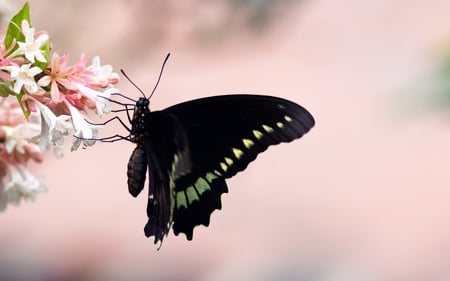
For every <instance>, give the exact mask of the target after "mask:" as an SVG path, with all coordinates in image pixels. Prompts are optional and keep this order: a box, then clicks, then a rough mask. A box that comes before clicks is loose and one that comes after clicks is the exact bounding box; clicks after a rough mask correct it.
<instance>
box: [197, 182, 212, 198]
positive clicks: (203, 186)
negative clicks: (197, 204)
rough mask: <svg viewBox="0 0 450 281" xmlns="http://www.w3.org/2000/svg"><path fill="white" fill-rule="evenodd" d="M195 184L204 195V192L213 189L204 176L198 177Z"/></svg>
mask: <svg viewBox="0 0 450 281" xmlns="http://www.w3.org/2000/svg"><path fill="white" fill-rule="evenodd" d="M194 186H195V189H196V190H197V192H198V194H199V195H202V194H203V192H205V191H207V190H210V189H211V188H210V187H209V184H208V182H206V180H205V179H204V178H198V179H197V181H196V182H195V184H194Z"/></svg>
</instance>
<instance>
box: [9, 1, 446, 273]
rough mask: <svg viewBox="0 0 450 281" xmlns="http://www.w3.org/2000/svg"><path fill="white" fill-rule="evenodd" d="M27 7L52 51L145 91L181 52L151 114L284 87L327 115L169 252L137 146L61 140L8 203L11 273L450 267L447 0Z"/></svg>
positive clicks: (269, 156) (278, 150)
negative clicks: (131, 167) (36, 191)
mask: <svg viewBox="0 0 450 281" xmlns="http://www.w3.org/2000/svg"><path fill="white" fill-rule="evenodd" d="M29 2H30V4H31V14H32V24H33V25H34V26H35V27H36V28H37V29H40V30H46V31H48V32H49V35H50V37H51V39H52V42H53V49H54V50H55V51H57V52H67V53H69V54H70V56H71V58H72V61H73V62H75V61H76V60H77V59H78V56H79V55H80V54H81V53H86V54H88V55H90V56H94V55H99V56H100V57H101V60H102V63H104V64H112V65H113V66H114V68H115V69H116V71H119V69H120V68H123V69H125V70H126V71H127V73H128V75H129V76H131V77H132V79H133V80H134V81H135V82H136V83H137V84H138V85H140V87H141V88H143V89H145V90H146V92H150V91H151V89H152V88H153V85H154V83H155V81H156V78H157V75H158V72H159V68H160V65H161V63H162V60H163V58H164V56H165V55H166V53H168V52H170V53H171V54H172V56H171V58H170V60H169V62H168V64H167V66H166V69H165V72H164V75H163V78H162V81H161V83H160V85H159V87H158V89H157V91H156V93H155V95H154V96H153V98H152V100H151V106H152V109H153V110H155V109H161V108H164V107H167V106H169V105H172V104H175V103H178V102H181V101H185V100H189V99H193V98H197V97H206V96H210V95H215V94H227V93H228V94H231V93H259V94H270V95H275V96H280V97H285V98H288V99H291V100H293V101H296V102H297V103H299V104H301V105H303V106H304V107H306V108H307V109H308V110H310V111H311V113H312V114H313V115H314V116H315V118H316V127H315V128H313V129H312V131H311V132H310V133H308V134H307V135H305V136H304V137H303V138H302V139H301V140H299V141H296V142H294V143H291V144H287V145H286V144H284V145H280V146H276V147H272V148H271V149H269V150H268V151H267V152H266V153H264V154H262V155H260V156H259V157H258V159H257V161H256V162H254V163H252V164H251V165H250V166H249V168H248V169H247V170H246V171H245V172H244V173H241V174H238V175H237V176H236V177H235V178H233V179H231V180H229V181H228V185H229V188H230V193H228V194H225V195H224V196H222V203H223V209H222V210H221V211H216V212H214V213H213V215H212V219H211V225H210V226H209V227H208V228H205V227H202V226H200V227H198V228H196V229H195V231H194V240H193V241H187V240H186V239H185V238H184V236H179V237H175V236H174V235H173V234H172V233H171V234H170V235H169V237H168V238H167V239H166V240H165V241H164V243H163V246H162V248H161V250H160V251H156V247H155V246H154V245H153V241H152V240H149V239H146V238H145V236H144V233H143V227H144V225H145V223H146V214H145V208H146V200H145V196H141V197H139V198H138V199H134V198H132V197H131V196H130V195H129V194H128V191H127V185H126V165H127V161H128V158H129V156H130V153H131V151H132V149H133V147H134V146H133V144H130V143H127V142H117V143H113V144H107V143H99V144H96V145H95V146H94V147H92V148H89V149H87V150H80V151H77V152H74V153H71V152H70V151H67V152H66V153H65V156H64V158H62V159H56V158H55V157H53V155H51V153H49V155H48V157H47V158H46V161H45V163H44V164H42V165H35V167H34V170H35V172H36V174H39V175H42V176H43V177H45V179H46V183H47V185H48V187H49V192H48V193H46V194H43V195H40V196H39V197H38V199H37V202H35V203H29V202H26V203H22V204H21V206H20V207H14V206H10V207H9V208H8V209H7V210H6V212H5V213H2V214H0V225H1V229H2V230H1V232H0V249H1V250H0V277H2V278H3V279H5V280H6V279H8V278H9V279H10V280H12V279H11V278H13V277H14V278H13V279H15V280H168V281H169V280H174V281H175V280H205V281H219V280H259V281H261V280H262V281H265V280H299V281H335V280H346V281H352V280H358V281H372V280H383V281H384V280H386V281H388V280H389V281H390V280H409V281H414V280H429V281H443V280H449V279H450V265H449V262H448V261H449V260H450V172H449V166H450V149H449V147H450V118H449V117H450V114H449V113H450V111H449V109H450V107H448V105H449V104H443V103H439V102H436V101H439V98H438V95H440V93H439V88H440V86H439V83H441V82H444V83H445V81H440V80H438V79H435V78H436V76H435V74H436V71H437V69H438V68H439V67H440V65H441V63H443V61H444V59H445V54H446V52H447V54H448V51H449V49H450V16H449V11H450V2H449V1H446V0H427V1H425V0H417V1H411V0H409V1H406V0H390V1H388V0H380V1H356V0H345V1H330V0H328V1H327V0H315V1H312V0H310V1H293V0H291V1H289V0H284V1H260V2H258V1H238V0H234V1H225V0H222V1H219V0H216V1H202V0H197V1H184V2H181V1H162V0H160V1H143V0H142V1H137V0H136V1H121V0H116V1H111V0H108V1H106V0H100V1H87V0H84V1H56V0H39V1H38V0H31V1H29ZM239 3H241V5H239ZM22 4H23V2H21V1H20V2H19V3H18V4H17V7H20V6H21V5H22ZM246 5H247V6H246ZM447 81H448V80H447ZM447 83H448V82H447ZM119 88H120V89H121V91H122V93H124V94H126V95H128V96H130V97H133V98H137V97H139V93H138V92H137V91H136V89H134V88H133V87H132V86H131V85H130V84H129V83H128V82H127V81H126V80H125V79H122V81H121V82H120V84H119ZM230 114H232V112H230ZM116 132H123V133H125V132H124V131H123V129H122V128H121V127H120V125H119V124H118V123H112V124H111V125H110V126H108V127H107V128H105V130H103V131H102V133H103V135H104V136H108V135H111V134H115V133H116ZM68 141H69V140H68ZM3 279H2V280H3Z"/></svg>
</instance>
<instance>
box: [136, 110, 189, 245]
mask: <svg viewBox="0 0 450 281" xmlns="http://www.w3.org/2000/svg"><path fill="white" fill-rule="evenodd" d="M144 123H145V128H144V129H143V130H142V131H143V132H145V134H146V135H145V136H144V137H143V140H144V141H143V143H142V144H139V145H138V146H137V148H136V149H135V151H136V152H133V155H135V154H136V153H139V151H141V152H142V151H143V152H144V154H145V157H141V158H143V159H146V160H147V163H146V164H148V174H149V196H148V203H147V216H148V222H147V224H146V226H145V228H144V232H145V235H146V236H147V237H150V236H154V237H155V241H154V242H155V244H156V243H158V242H159V241H161V242H162V240H163V238H164V236H166V235H167V233H168V232H169V229H170V225H171V222H172V217H173V210H174V203H175V199H174V197H173V196H174V194H175V193H174V188H175V181H176V180H177V179H178V178H179V177H180V176H182V175H183V174H185V173H187V172H189V171H190V169H191V162H190V157H189V150H188V145H187V139H186V135H185V134H184V130H183V128H182V127H181V125H180V124H179V123H178V121H177V119H176V118H175V117H174V116H173V115H167V114H163V113H161V112H155V113H151V114H150V115H148V117H147V118H146V120H145V122H144ZM139 154H140V153H139ZM133 155H132V157H131V159H130V161H132V160H134V159H141V158H139V157H133ZM135 163H136V164H137V166H138V167H140V166H141V165H140V162H136V161H135ZM134 166H136V165H134ZM135 178H137V179H138V180H139V179H140V177H136V176H135ZM138 180H136V181H137V182H138ZM144 180H145V178H144ZM129 188H130V173H129ZM138 189H139V188H131V189H130V193H131V194H132V195H133V196H136V195H137V194H133V193H132V191H134V190H138ZM140 189H142V188H140Z"/></svg>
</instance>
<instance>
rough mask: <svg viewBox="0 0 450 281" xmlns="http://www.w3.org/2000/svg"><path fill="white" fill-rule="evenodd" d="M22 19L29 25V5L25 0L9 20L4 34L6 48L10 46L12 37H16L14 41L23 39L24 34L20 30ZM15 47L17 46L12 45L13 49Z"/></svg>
mask: <svg viewBox="0 0 450 281" xmlns="http://www.w3.org/2000/svg"><path fill="white" fill-rule="evenodd" d="M24 20H26V21H27V22H28V23H29V24H30V26H31V21H30V5H29V4H28V2H26V3H25V4H24V5H23V7H22V9H21V10H20V11H19V12H18V13H17V14H16V15H15V16H14V17H13V18H12V19H11V21H10V22H9V25H8V30H6V35H5V47H6V49H8V48H9V47H10V46H11V44H12V42H13V41H14V39H16V41H25V35H23V33H22V30H21V26H22V22H23V21H24ZM16 48H17V46H16V47H14V49H13V51H14V50H15V49H16Z"/></svg>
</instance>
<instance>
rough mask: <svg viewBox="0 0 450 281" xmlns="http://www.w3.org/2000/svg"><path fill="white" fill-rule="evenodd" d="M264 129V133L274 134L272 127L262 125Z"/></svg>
mask: <svg viewBox="0 0 450 281" xmlns="http://www.w3.org/2000/svg"><path fill="white" fill-rule="evenodd" d="M262 127H263V129H264V131H266V132H267V133H272V132H273V129H272V127H270V126H267V125H262Z"/></svg>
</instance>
